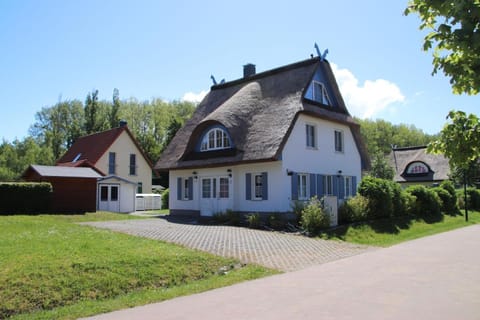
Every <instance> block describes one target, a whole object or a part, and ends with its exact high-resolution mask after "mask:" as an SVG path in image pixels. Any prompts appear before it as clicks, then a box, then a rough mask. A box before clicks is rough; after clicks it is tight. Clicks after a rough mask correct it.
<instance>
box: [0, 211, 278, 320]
mask: <svg viewBox="0 0 480 320" xmlns="http://www.w3.org/2000/svg"><path fill="white" fill-rule="evenodd" d="M133 218H138V217H133ZM111 219H132V217H131V216H128V215H125V214H112V213H92V214H86V215H68V216H67V215H65V216H53V215H51V216H49V215H39V216H2V217H0V229H1V230H2V232H1V233H0V318H5V317H8V316H15V315H17V317H16V318H20V319H22V318H24V319H52V318H55V319H74V318H78V317H84V316H88V315H93V314H97V313H100V312H107V311H111V310H115V309H120V308H125V307H130V306H134V305H142V304H146V303H150V302H154V301H161V300H164V299H169V298H173V297H176V296H179V295H186V294H191V293H195V292H200V291H204V290H208V289H212V288H216V287H220V286H225V285H229V284H232V283H235V282H239V281H244V280H249V279H254V278H258V277H262V276H266V275H270V274H274V273H275V271H272V270H267V269H265V268H262V267H259V266H243V267H238V266H239V265H238V262H237V261H235V260H233V259H225V258H221V257H216V256H213V255H210V254H207V253H203V252H200V251H195V250H190V249H186V248H183V247H180V246H176V245H172V244H167V243H164V242H159V241H154V240H148V239H144V238H139V237H133V236H128V235H125V234H120V233H114V232H110V231H105V230H99V229H95V228H92V227H88V226H81V225H78V224H75V222H81V221H98V220H111ZM225 266H226V267H227V268H231V266H237V268H233V269H232V270H231V271H230V272H228V273H227V274H226V275H223V274H222V272H219V270H220V269H221V268H222V267H225Z"/></svg>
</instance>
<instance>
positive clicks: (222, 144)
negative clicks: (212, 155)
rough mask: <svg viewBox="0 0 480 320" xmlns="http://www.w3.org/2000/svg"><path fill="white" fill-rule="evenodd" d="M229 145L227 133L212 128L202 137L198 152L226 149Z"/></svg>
mask: <svg viewBox="0 0 480 320" xmlns="http://www.w3.org/2000/svg"><path fill="white" fill-rule="evenodd" d="M231 145H232V144H231V142H230V137H229V136H228V133H227V132H226V131H225V130H223V129H221V128H214V129H211V130H210V131H208V132H207V134H205V135H204V137H203V139H202V142H201V143H200V151H210V150H220V149H228V148H230V147H231Z"/></svg>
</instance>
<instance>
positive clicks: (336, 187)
mask: <svg viewBox="0 0 480 320" xmlns="http://www.w3.org/2000/svg"><path fill="white" fill-rule="evenodd" d="M333 195H334V196H337V197H339V195H338V177H337V176H333Z"/></svg>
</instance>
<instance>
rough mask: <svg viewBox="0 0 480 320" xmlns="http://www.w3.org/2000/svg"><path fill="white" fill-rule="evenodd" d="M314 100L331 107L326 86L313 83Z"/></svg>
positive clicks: (317, 82) (316, 82)
mask: <svg viewBox="0 0 480 320" xmlns="http://www.w3.org/2000/svg"><path fill="white" fill-rule="evenodd" d="M312 95H313V100H314V101H317V102H320V103H322V104H326V105H328V106H331V105H332V103H331V102H330V98H329V97H328V93H327V89H326V88H325V85H324V84H323V83H321V82H319V81H313V93H312Z"/></svg>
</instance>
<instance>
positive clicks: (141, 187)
mask: <svg viewBox="0 0 480 320" xmlns="http://www.w3.org/2000/svg"><path fill="white" fill-rule="evenodd" d="M137 193H143V183H141V182H139V183H137Z"/></svg>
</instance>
